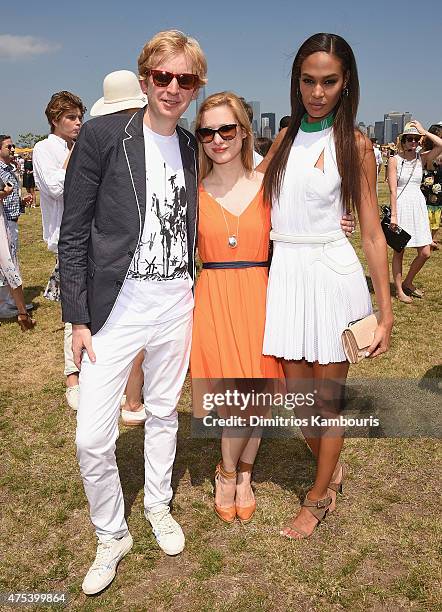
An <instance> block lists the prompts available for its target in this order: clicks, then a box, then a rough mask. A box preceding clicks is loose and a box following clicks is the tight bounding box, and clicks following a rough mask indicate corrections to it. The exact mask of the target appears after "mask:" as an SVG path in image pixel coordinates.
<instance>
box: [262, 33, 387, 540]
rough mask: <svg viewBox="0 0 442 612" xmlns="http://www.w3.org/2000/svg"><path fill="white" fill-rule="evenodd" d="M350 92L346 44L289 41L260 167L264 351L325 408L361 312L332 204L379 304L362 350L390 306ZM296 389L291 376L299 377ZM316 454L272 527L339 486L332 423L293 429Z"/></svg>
mask: <svg viewBox="0 0 442 612" xmlns="http://www.w3.org/2000/svg"><path fill="white" fill-rule="evenodd" d="M358 100H359V83H358V75H357V68H356V62H355V59H354V55H353V52H352V50H351V48H350V47H349V45H348V43H346V41H345V40H343V39H342V38H341V37H340V36H337V35H334V34H315V35H313V36H311V37H310V38H309V39H308V40H307V41H305V42H304V43H303V45H302V46H301V47H300V49H299V51H298V53H297V55H296V57H295V60H294V63H293V68H292V81H291V106H292V115H291V121H290V125H289V126H288V128H287V131H286V133H285V135H284V136H283V138H282V140H281V142H280V144H279V147H278V149H277V151H276V153H275V154H274V155H273V157H272V158H271V161H270V163H269V166H268V168H267V171H266V174H265V177H264V182H263V185H264V190H265V191H264V196H265V198H266V199H269V200H270V201H271V202H272V228H273V229H272V233H271V236H270V237H271V238H272V239H273V249H274V250H273V260H272V264H271V268H270V276H269V285H268V292H267V315H266V329H265V336H264V348H263V352H264V354H266V355H274V356H276V357H280V358H282V364H283V368H284V373H285V377H286V380H287V388H288V390H289V391H294V390H295V389H296V388H297V384H298V383H299V380H300V379H303V381H304V384H305V383H306V379H308V384H309V385H310V386H311V387H312V388H315V389H317V390H319V393H318V398H320V399H318V400H317V406H316V407H318V405H322V406H324V403H326V404H327V414H330V413H332V414H335V415H336V406H339V405H340V397H341V393H342V387H339V393H338V397H337V398H336V396H335V399H333V398H331V397H330V396H329V393H330V389H331V388H332V386H330V385H327V384H326V383H327V382H328V381H330V380H340V381H345V379H346V376H347V372H348V363H347V361H346V358H345V354H344V351H343V348H342V341H341V333H342V331H343V330H344V329H345V328H346V327H347V325H348V324H349V323H350V322H351V321H354V320H355V319H360V318H362V317H365V316H367V315H368V314H370V313H371V311H372V308H371V300H370V294H369V291H368V288H367V283H366V280H365V276H364V272H363V269H362V266H361V264H360V262H359V260H358V258H357V256H356V253H355V251H354V249H353V247H352V246H351V244H350V243H349V241H348V240H347V238H346V237H345V234H344V233H343V232H342V231H341V228H340V218H341V215H342V213H343V211H350V210H356V211H357V213H358V216H359V223H360V227H361V233H362V244H363V248H364V252H365V255H366V258H367V261H368V265H369V268H370V273H371V278H372V281H373V286H374V289H375V293H376V299H377V305H378V309H379V324H378V328H377V331H376V333H375V337H374V341H373V343H372V344H371V346H370V347H369V348H368V350H367V356H368V355H370V356H371V357H375V356H377V355H380V354H381V353H384V352H385V351H386V350H387V349H388V346H389V341H390V334H391V328H392V324H393V315H392V310H391V299H390V291H389V278H388V263H387V249H386V243H385V239H384V235H383V232H382V230H381V227H380V222H379V213H378V205H377V198H376V163H375V158H374V154H373V145H372V143H371V142H370V140H369V139H368V138H366V137H365V136H363V135H362V134H361V133H360V132H359V131H358V130H355V128H354V125H355V119H356V112H357V107H358ZM298 388H299V386H298ZM303 433H304V436H306V441H307V443H308V445H309V447H310V449H311V450H312V452H313V454H314V456H315V458H316V460H317V471H316V478H315V482H314V485H313V487H312V488H311V489H310V491H309V492H308V493H307V495H306V498H305V500H304V503H303V505H302V507H301V509H300V511H299V513H298V514H297V516H296V517H295V518H294V519H293V521H292V523H291V524H290V526H288V527H286V528H285V529H284V530H283V531H282V532H281V533H282V534H283V535H285V536H288V537H291V538H296V539H299V538H304V537H308V536H310V535H311V534H312V532H313V531H314V529H315V527H316V525H317V524H318V522H319V521H320V520H322V519H323V518H324V516H325V514H326V513H327V512H328V511H333V510H334V508H335V499H336V493H337V492H338V491H340V490H341V488H342V479H343V467H342V465H341V464H340V463H339V455H340V452H341V448H342V444H343V431H342V430H341V429H340V428H337V427H330V428H328V429H326V433H325V435H322V436H319V437H318V436H317V433H319V432H318V430H316V431H313V428H304V429H303Z"/></svg>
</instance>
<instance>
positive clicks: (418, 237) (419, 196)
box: [388, 121, 442, 304]
mask: <svg viewBox="0 0 442 612" xmlns="http://www.w3.org/2000/svg"><path fill="white" fill-rule="evenodd" d="M422 136H425V137H426V138H427V139H428V140H429V141H431V142H432V143H433V148H432V149H431V150H427V151H424V152H419V153H418V152H417V151H416V149H417V147H418V145H419V143H420V141H421V139H422ZM397 148H398V153H397V154H396V155H395V156H394V157H390V159H389V160H388V187H389V189H390V206H391V223H392V224H393V225H399V227H401V228H402V229H404V230H405V231H406V232H408V233H409V234H410V236H411V239H410V241H409V242H408V244H407V247H406V248H408V247H415V248H416V250H417V255H416V257H415V258H414V259H413V261H412V262H411V264H410V269H409V270H408V273H407V276H406V277H405V278H404V279H403V278H402V262H403V258H404V252H405V249H404V250H402V251H401V252H400V253H397V252H396V251H393V258H392V262H391V268H392V273H393V281H394V285H395V287H396V296H397V298H398V300H400V301H401V302H404V303H405V304H409V303H411V302H412V301H413V297H416V298H422V297H423V296H424V294H423V291H421V290H420V289H418V288H417V287H415V285H414V278H415V276H416V274H417V273H418V272H419V270H420V269H421V268H422V266H423V265H424V264H425V262H426V261H427V260H428V259H429V257H430V255H431V243H432V241H433V240H432V236H431V231H430V223H429V219H428V213H427V207H426V202H425V196H424V195H423V193H422V191H421V182H422V175H423V168H424V167H425V168H431V167H432V164H433V161H434V160H435V159H436V157H437V156H438V155H439V154H440V153H442V138H439V136H436V134H431V133H430V132H427V131H426V130H425V129H424V128H423V127H422V125H421V124H420V123H419V121H410V123H407V125H406V126H405V128H404V131H403V132H402V134H400V135H399V136H398V140H397Z"/></svg>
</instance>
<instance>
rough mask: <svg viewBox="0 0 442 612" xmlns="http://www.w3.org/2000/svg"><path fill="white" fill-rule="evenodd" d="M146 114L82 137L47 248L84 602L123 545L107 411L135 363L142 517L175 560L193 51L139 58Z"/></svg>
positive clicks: (113, 416)
mask: <svg viewBox="0 0 442 612" xmlns="http://www.w3.org/2000/svg"><path fill="white" fill-rule="evenodd" d="M138 72H139V78H140V81H141V88H142V90H143V92H144V93H145V94H146V96H147V101H148V105H147V107H143V108H142V109H140V110H139V111H138V112H136V113H135V114H134V115H132V116H130V117H128V116H127V115H126V114H124V113H123V114H117V115H115V114H114V115H109V116H106V115H105V116H102V117H96V118H94V119H91V120H90V121H88V122H87V123H86V124H85V125H84V126H83V128H82V130H81V131H80V134H79V137H78V140H77V143H76V145H75V147H74V150H73V153H72V156H71V159H70V162H69V165H68V168H67V173H66V181H65V208H64V214H63V220H62V224H61V231H60V240H59V244H58V251H59V258H60V280H61V299H62V308H63V320H64V321H69V322H71V323H72V324H73V351H74V356H75V360H76V363H77V365H78V367H79V368H80V366H81V372H80V402H79V408H78V412H77V436H76V443H77V457H78V460H79V463H80V471H81V475H82V478H83V483H84V487H85V492H86V495H87V498H88V501H89V507H90V515H91V520H92V522H93V524H94V526H95V530H96V534H97V537H98V547H97V555H96V558H95V561H94V563H93V565H92V566H91V568H90V570H89V571H88V573H87V575H86V577H85V579H84V581H83V585H82V588H83V591H84V592H85V593H86V594H89V595H92V594H95V593H98V592H99V591H101V590H103V589H104V588H105V587H106V586H107V585H108V584H110V582H111V581H112V580H113V578H114V576H115V573H116V566H117V564H118V562H119V560H120V559H121V558H122V557H123V556H124V555H125V554H126V553H127V552H128V551H129V550H130V548H131V547H132V537H131V535H130V533H129V530H128V526H127V523H126V520H125V516H124V500H123V492H122V489H121V483H120V479H119V474H118V468H117V463H116V458H115V443H116V440H117V438H118V417H119V404H120V399H121V397H122V395H123V391H124V387H125V385H126V382H127V379H128V376H129V372H130V369H131V364H132V362H133V360H134V358H135V357H136V355H138V354H139V353H140V351H141V350H144V351H145V354H146V356H145V359H144V362H143V371H144V391H143V395H144V404H145V409H146V412H147V418H146V422H145V436H144V457H145V486H144V508H145V516H146V518H147V519H148V520H149V521H150V523H151V525H152V528H153V533H154V535H155V537H156V540H157V542H158V545H159V546H160V547H161V548H162V549H163V551H164V552H166V553H167V554H169V555H176V554H179V553H180V552H181V551H182V550H183V549H184V544H185V539H184V534H183V531H182V529H181V527H180V526H179V524H178V523H177V521H175V519H173V518H172V516H171V514H170V508H169V503H170V500H171V498H172V486H171V477H172V468H173V463H174V459H175V452H176V436H177V429H178V414H177V410H176V407H177V404H178V400H179V397H180V393H181V388H182V385H183V382H184V379H185V376H186V373H187V369H188V360H189V353H190V341H191V335H192V318H193V293H192V285H193V279H194V277H195V265H194V252H195V241H196V221H197V210H196V204H197V163H196V142H195V139H194V137H193V136H192V134H190V133H189V132H187V131H186V130H184V129H182V128H181V127H180V126H178V125H177V122H178V120H179V118H180V117H181V115H182V114H183V113H184V112H185V111H186V110H187V108H188V106H189V104H190V102H191V101H192V100H194V99H195V98H196V97H197V95H198V90H199V87H200V86H201V85H203V84H204V83H205V82H206V72H207V64H206V59H205V57H204V54H203V52H202V50H201V47H200V46H199V44H198V42H197V41H196V40H195V39H193V38H190V37H187V36H186V35H185V34H183V33H182V32H178V31H175V30H170V31H167V32H160V33H159V34H157V35H155V36H154V37H153V38H152V39H151V40H150V41H149V42H148V43H146V45H145V46H144V48H143V49H142V51H141V54H140V56H139V58H138Z"/></svg>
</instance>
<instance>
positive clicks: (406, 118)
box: [404, 111, 411, 127]
mask: <svg viewBox="0 0 442 612" xmlns="http://www.w3.org/2000/svg"><path fill="white" fill-rule="evenodd" d="M410 121H411V113H409V112H408V111H406V112H405V113H404V127H405V126H406V125H407V123H409V122H410Z"/></svg>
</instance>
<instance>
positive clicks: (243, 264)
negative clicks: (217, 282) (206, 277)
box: [203, 261, 269, 270]
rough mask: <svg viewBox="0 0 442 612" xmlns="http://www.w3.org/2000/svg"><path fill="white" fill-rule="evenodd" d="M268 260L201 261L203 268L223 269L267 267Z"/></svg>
mask: <svg viewBox="0 0 442 612" xmlns="http://www.w3.org/2000/svg"><path fill="white" fill-rule="evenodd" d="M268 267H269V262H268V261H206V262H205V263H203V269H204V270H224V269H230V268H233V269H237V268H268Z"/></svg>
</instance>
